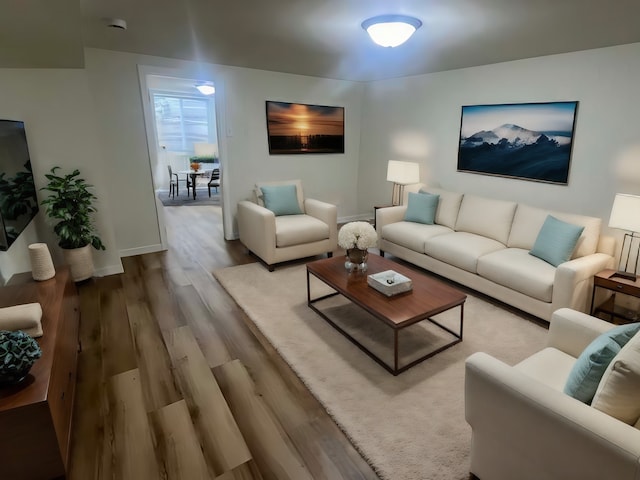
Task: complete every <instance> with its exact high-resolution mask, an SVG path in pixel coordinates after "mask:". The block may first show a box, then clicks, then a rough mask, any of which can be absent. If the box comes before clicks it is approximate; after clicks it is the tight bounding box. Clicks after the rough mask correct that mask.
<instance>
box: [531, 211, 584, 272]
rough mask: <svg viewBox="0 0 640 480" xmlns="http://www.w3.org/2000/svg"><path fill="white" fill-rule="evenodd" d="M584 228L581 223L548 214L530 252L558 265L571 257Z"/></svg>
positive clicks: (555, 265)
mask: <svg viewBox="0 0 640 480" xmlns="http://www.w3.org/2000/svg"><path fill="white" fill-rule="evenodd" d="M583 230H584V227H582V226H580V225H574V224H572V223H567V222H563V221H562V220H558V219H557V218H556V217H554V216H551V215H547V218H546V219H545V221H544V223H543V224H542V228H541V229H540V232H538V237H537V238H536V241H535V243H534V244H533V248H532V249H531V250H530V251H529V253H530V254H531V255H533V256H534V257H538V258H540V259H542V260H544V261H545V262H547V263H550V264H551V265H553V266H554V267H557V266H558V265H560V264H561V263H564V262H566V261H567V260H569V259H570V258H571V254H572V253H573V249H574V248H576V243H578V239H579V238H580V235H582V231H583Z"/></svg>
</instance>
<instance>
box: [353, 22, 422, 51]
mask: <svg viewBox="0 0 640 480" xmlns="http://www.w3.org/2000/svg"><path fill="white" fill-rule="evenodd" d="M421 25H422V22H421V21H420V20H418V19H417V18H414V17H408V16H406V15H379V16H377V17H373V18H369V19H367V20H365V21H364V22H362V28H364V29H365V30H366V31H367V33H368V34H369V36H370V37H371V40H373V41H374V42H375V43H377V44H378V45H380V46H382V47H397V46H399V45H402V44H403V43H404V42H406V41H407V40H409V38H410V37H411V35H413V32H415V31H416V30H417V29H418V28H420V26H421Z"/></svg>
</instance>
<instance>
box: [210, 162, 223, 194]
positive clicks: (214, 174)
mask: <svg viewBox="0 0 640 480" xmlns="http://www.w3.org/2000/svg"><path fill="white" fill-rule="evenodd" d="M219 186H220V169H219V168H214V169H213V170H212V171H211V180H209V183H208V184H207V187H208V188H209V196H211V187H213V188H215V189H216V193H218V187H219Z"/></svg>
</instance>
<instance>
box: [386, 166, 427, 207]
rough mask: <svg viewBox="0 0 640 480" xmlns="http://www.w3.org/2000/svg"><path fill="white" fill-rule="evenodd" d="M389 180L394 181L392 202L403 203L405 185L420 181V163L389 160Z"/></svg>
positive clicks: (393, 203) (395, 203) (394, 203)
mask: <svg viewBox="0 0 640 480" xmlns="http://www.w3.org/2000/svg"><path fill="white" fill-rule="evenodd" d="M387 182H393V192H392V193H391V204H392V205H401V204H402V198H403V196H404V186H405V185H411V184H413V183H418V182H420V165H419V164H417V163H413V162H400V161H398V160H389V164H388V165H387Z"/></svg>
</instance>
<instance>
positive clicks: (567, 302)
mask: <svg viewBox="0 0 640 480" xmlns="http://www.w3.org/2000/svg"><path fill="white" fill-rule="evenodd" d="M612 262H613V257H612V256H611V255H607V254H606V253H593V254H591V255H585V256H584V257H580V258H574V259H573V260H569V261H568V262H565V263H561V264H560V265H558V268H557V269H556V275H555V279H554V281H553V298H552V300H551V303H552V304H553V306H554V310H557V309H559V308H563V307H569V308H573V309H574V310H579V311H586V309H587V305H588V300H589V299H590V298H591V288H592V287H593V283H592V282H593V276H594V275H595V274H596V273H598V272H600V271H602V270H604V269H605V268H610V267H611V264H612Z"/></svg>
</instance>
